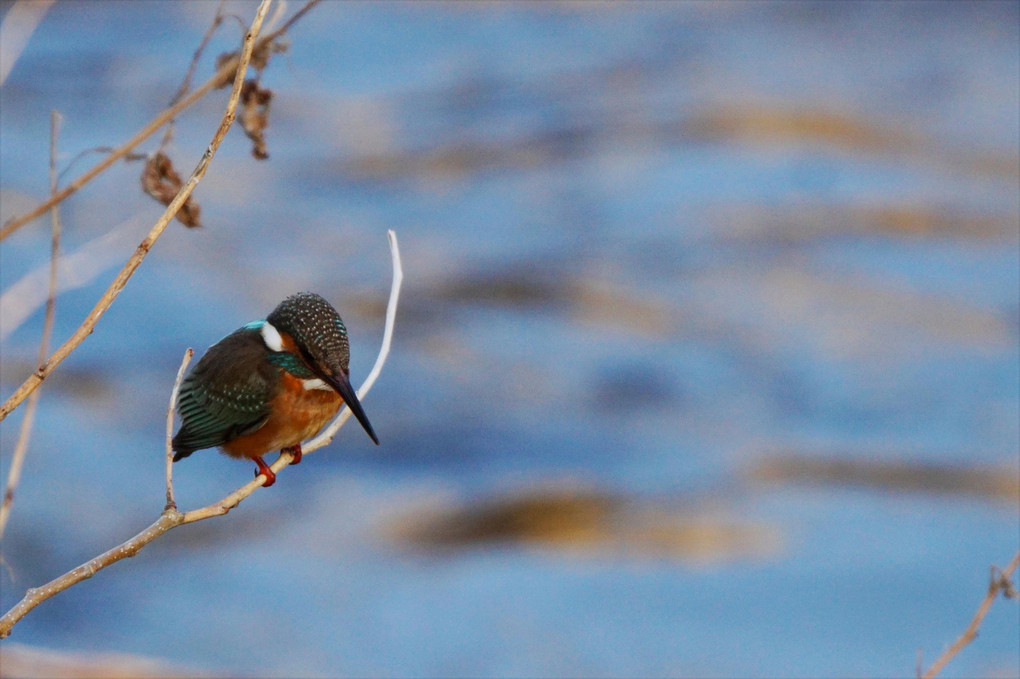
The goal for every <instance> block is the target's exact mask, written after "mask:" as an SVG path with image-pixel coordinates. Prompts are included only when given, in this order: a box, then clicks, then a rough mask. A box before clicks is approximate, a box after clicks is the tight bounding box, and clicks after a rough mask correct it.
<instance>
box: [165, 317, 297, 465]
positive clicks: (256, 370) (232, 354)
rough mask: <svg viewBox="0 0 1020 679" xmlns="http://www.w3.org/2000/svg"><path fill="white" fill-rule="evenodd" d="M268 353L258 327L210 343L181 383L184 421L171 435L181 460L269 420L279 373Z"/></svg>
mask: <svg viewBox="0 0 1020 679" xmlns="http://www.w3.org/2000/svg"><path fill="white" fill-rule="evenodd" d="M266 354H267V349H266V347H265V344H264V343H263V342H262V338H261V337H260V336H259V334H258V331H257V330H256V331H253V330H250V329H245V328H242V329H241V330H238V331H236V332H234V333H232V334H230V335H227V336H226V337H224V338H223V339H222V340H220V341H219V342H218V343H216V344H215V345H213V346H212V347H210V348H209V351H207V352H206V354H205V356H203V357H202V360H200V361H199V362H198V365H196V366H195V369H194V370H193V371H192V372H191V374H189V375H188V377H187V378H186V379H185V380H184V382H183V383H182V384H181V390H180V396H179V398H178V401H177V411H178V412H179V413H180V415H181V419H182V421H183V424H182V425H181V428H180V430H179V431H178V432H177V435H176V436H174V439H173V448H174V450H175V451H177V453H178V455H177V459H179V458H181V457H187V456H188V455H190V454H191V452H192V451H195V450H199V449H201V448H212V447H215V446H221V445H223V444H224V443H227V442H229V441H232V440H233V439H236V438H238V437H239V436H244V435H245V434H250V433H252V432H254V431H256V430H258V429H259V427H261V426H262V425H264V424H265V423H266V420H267V419H268V418H269V402H270V401H271V400H272V398H273V396H274V394H275V390H276V388H277V381H278V380H277V377H278V374H279V369H278V368H276V367H275V366H274V365H272V364H271V363H269V362H268V361H266Z"/></svg>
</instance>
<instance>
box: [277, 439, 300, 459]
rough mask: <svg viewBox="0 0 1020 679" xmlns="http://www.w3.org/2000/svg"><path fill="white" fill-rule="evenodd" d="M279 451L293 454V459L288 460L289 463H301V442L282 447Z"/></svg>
mask: <svg viewBox="0 0 1020 679" xmlns="http://www.w3.org/2000/svg"><path fill="white" fill-rule="evenodd" d="M280 452H281V453H290V454H291V455H293V456H294V459H293V460H291V461H290V463H291V464H301V444H300V443H298V444H296V445H293V446H290V447H289V448H284V449H283V450H281V451H280Z"/></svg>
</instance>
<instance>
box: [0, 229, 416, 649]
mask: <svg viewBox="0 0 1020 679" xmlns="http://www.w3.org/2000/svg"><path fill="white" fill-rule="evenodd" d="M387 237H388V238H389V243H390V252H391V254H392V259H393V283H392V285H391V287H390V299H389V302H388V303H387V307H386V327H385V329H384V330H383V341H382V345H381V346H380V348H379V355H378V357H376V359H375V367H373V369H372V371H371V372H370V373H369V374H368V377H367V378H366V379H365V382H364V383H363V384H362V385H361V388H360V389H359V390H358V397H359V399H360V398H362V397H364V395H365V394H367V393H368V392H369V390H370V389H371V388H372V385H373V384H374V383H375V380H376V378H378V376H379V373H380V371H381V370H382V366H383V364H384V363H385V362H386V357H387V356H388V354H389V350H390V345H391V344H392V340H393V327H394V323H395V319H396V316H397V301H398V299H399V298H400V285H401V282H402V280H403V274H402V267H401V265H400V250H399V249H398V247H397V236H396V234H395V233H393V231H389V232H387ZM182 372H183V366H182V367H181V370H180V371H178V376H180V374H181V373H182ZM176 395H177V389H174V391H173V392H172V394H171V398H170V409H171V411H172V410H173V407H174V404H175V400H176ZM346 420H347V417H344V416H343V415H341V416H338V417H337V418H336V420H334V421H333V424H332V425H331V427H330V428H331V429H332V428H334V427H335V428H339V427H340V426H341V425H342V424H343V422H345V421H346ZM338 422H339V424H338ZM334 433H335V431H334ZM315 440H316V441H318V440H319V439H318V438H317V439H315ZM323 445H325V443H320V444H319V445H318V446H316V447H322V446H323ZM307 450H312V448H311V446H309V448H308V449H307ZM292 459H293V457H292V456H291V454H290V453H282V454H281V455H280V457H279V458H277V460H276V461H275V462H273V464H272V465H271V467H272V469H273V471H275V472H279V471H280V470H281V469H283V468H284V467H286V466H287V465H289V464H290V463H291V461H292ZM264 480H265V477H264V476H262V475H259V476H257V477H256V478H255V479H254V480H252V481H249V482H248V483H246V484H245V485H243V486H241V487H240V488H238V489H237V490H235V491H234V492H233V493H231V494H230V495H228V496H226V497H225V498H223V499H222V500H220V501H219V502H216V503H213V504H211V505H208V506H206V507H202V508H201V509H194V510H191V511H189V512H185V513H183V514H182V513H181V512H179V511H178V510H177V508H176V507H172V506H168V507H167V508H166V509H164V510H163V513H162V514H161V515H160V517H159V519H157V520H156V522H155V523H153V524H152V525H151V526H149V527H148V528H146V529H145V530H143V531H142V532H141V533H139V534H138V535H136V536H134V537H133V538H131V539H130V540H127V541H126V542H123V543H121V544H120V545H118V546H116V547H114V548H113V549H111V550H108V551H106V552H103V553H102V554H100V555H99V556H97V557H95V558H94V559H91V560H89V561H87V562H85V563H83V564H82V565H80V566H78V567H77V568H74V569H72V570H70V571H68V572H67V573H64V574H63V575H61V576H60V577H58V578H56V579H54V580H51V581H50V582H48V583H46V584H45V585H43V586H42V587H34V588H32V589H29V590H28V591H27V592H25V596H24V598H22V600H21V601H19V602H18V603H17V604H16V605H15V606H14V607H13V608H11V609H10V610H9V611H7V613H5V614H4V616H3V617H2V618H0V639H2V638H4V637H7V636H9V635H10V633H11V629H12V628H13V627H14V625H16V624H17V623H18V621H19V620H21V619H22V618H23V617H25V616H26V615H27V614H28V613H29V612H30V611H31V610H32V609H33V608H35V607H36V606H38V605H39V604H41V603H42V602H43V601H45V600H46V599H49V598H50V597H52V596H54V595H56V594H59V593H60V592H63V591H64V590H65V589H67V588H68V587H71V586H72V585H75V584H77V583H79V582H81V581H82V580H85V579H86V578H91V577H92V576H93V575H95V574H96V573H97V572H99V571H100V570H102V569H104V568H106V567H107V566H109V565H110V564H113V563H116V562H118V561H120V560H121V559H123V558H125V557H129V556H134V555H135V554H137V553H138V551H139V550H140V549H142V547H144V546H145V545H147V544H149V543H150V542H152V541H153V540H155V539H156V538H158V537H159V536H161V535H163V534H164V533H166V532H167V531H169V530H171V529H173V528H176V527H177V526H182V525H184V524H187V523H195V522H196V521H202V520H204V519H208V518H211V517H214V516H221V515H223V514H226V513H227V512H229V511H230V510H231V509H233V508H234V507H236V506H237V505H238V504H240V503H241V501H242V500H244V499H245V498H246V497H248V496H249V495H251V494H252V493H254V492H255V490H256V489H257V488H259V487H261V486H262V482H263V481H264ZM168 485H169V480H168Z"/></svg>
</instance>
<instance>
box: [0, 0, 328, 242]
mask: <svg viewBox="0 0 1020 679" xmlns="http://www.w3.org/2000/svg"><path fill="white" fill-rule="evenodd" d="M321 1H322V0H309V2H308V3H306V4H305V6H304V7H302V8H301V9H299V10H298V11H297V12H296V13H295V14H294V16H292V17H291V18H290V19H288V20H287V21H286V22H284V24H283V25H282V26H281V27H280V28H278V29H276V30H275V31H273V32H272V33H269V34H268V35H266V36H264V37H263V38H262V39H260V40H259V41H258V42H257V43H256V45H255V49H261V48H262V47H264V46H265V45H267V44H268V43H270V42H272V41H273V40H275V39H276V38H278V37H280V36H281V35H283V34H284V33H286V32H287V29H289V28H290V27H291V26H293V25H294V22H296V21H297V20H298V19H300V18H301V17H302V16H304V15H305V14H306V13H307V12H308V10H310V9H311V8H312V7H314V6H315V5H317V4H319V2H321ZM238 63H239V61H238V59H237V58H234V59H230V60H229V61H227V62H226V63H224V64H223V65H222V66H220V68H219V70H217V71H216V73H215V74H214V75H213V76H212V77H211V78H209V79H208V80H206V81H205V82H204V83H202V84H201V85H199V86H198V88H196V89H195V90H194V91H193V92H192V93H191V94H189V95H188V96H187V97H185V98H184V99H181V100H180V101H179V102H177V104H175V105H174V106H171V107H170V108H168V109H166V110H165V111H163V112H162V113H160V114H159V115H158V116H156V117H155V118H153V120H152V121H151V122H149V124H148V125H146V126H145V127H143V128H142V129H141V130H140V131H139V132H138V133H137V134H135V136H133V137H131V139H129V140H128V141H127V142H125V143H124V144H123V145H122V146H120V147H118V148H117V149H116V150H115V151H114V152H113V153H111V154H110V155H108V156H106V157H105V158H103V160H101V161H100V162H99V163H97V164H96V165H95V166H94V167H93V168H92V169H90V170H88V171H87V172H85V173H84V174H82V175H81V176H80V177H78V178H77V179H75V180H74V181H73V182H71V183H70V184H68V185H67V186H65V187H64V188H63V189H61V190H60V192H58V193H57V195H55V196H51V197H50V199H49V200H47V201H44V202H43V203H41V204H39V205H37V206H36V207H35V208H34V209H33V210H32V211H31V212H28V213H26V214H24V215H22V216H20V217H14V218H12V219H10V220H8V221H7V223H6V224H4V225H3V227H0V241H3V240H4V239H5V238H7V237H8V236H10V235H11V234H12V233H14V232H15V231H17V230H18V229H20V228H21V227H22V226H24V225H25V224H27V223H29V222H30V221H32V220H33V219H35V218H36V217H38V216H39V215H41V214H43V213H44V212H46V211H47V210H49V209H50V208H51V207H53V206H54V205H56V204H57V203H59V202H61V201H62V200H64V199H66V198H67V197H68V196H70V195H72V194H74V193H75V192H77V191H78V190H79V189H80V188H81V187H83V186H84V185H85V184H87V183H89V182H90V181H92V180H93V179H94V178H95V177H96V176H97V175H99V174H100V173H102V172H103V171H105V170H106V169H108V168H109V167H110V166H111V165H113V164H114V163H115V162H117V161H118V160H120V159H121V158H123V157H124V156H126V155H127V154H128V153H130V152H131V151H132V150H133V149H134V148H135V147H136V146H138V145H139V144H141V143H142V142H143V141H145V140H146V139H148V138H149V137H150V136H152V134H153V133H154V132H156V130H158V129H159V128H160V127H162V126H163V125H165V124H166V123H167V122H168V121H170V120H173V119H174V118H176V117H177V115H178V114H180V112H181V111H183V110H185V109H186V108H188V107H190V106H191V105H192V104H194V103H195V102H196V101H198V100H199V99H201V98H202V97H204V96H205V95H206V94H208V93H209V92H210V91H212V90H213V89H215V88H216V86H217V85H219V84H220V83H222V82H223V79H224V78H229V77H230V74H231V73H233V72H234V70H235V69H237V67H238ZM244 70H247V69H244Z"/></svg>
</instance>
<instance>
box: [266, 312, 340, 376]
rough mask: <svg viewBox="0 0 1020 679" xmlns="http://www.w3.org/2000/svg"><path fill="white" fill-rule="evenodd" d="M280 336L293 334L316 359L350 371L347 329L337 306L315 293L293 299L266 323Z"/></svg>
mask: <svg viewBox="0 0 1020 679" xmlns="http://www.w3.org/2000/svg"><path fill="white" fill-rule="evenodd" d="M266 320H267V321H269V322H270V323H271V324H272V325H273V327H275V328H276V329H277V330H279V331H280V332H285V333H287V334H289V335H290V336H291V337H293V338H294V340H295V341H296V342H297V343H298V345H299V346H300V347H301V349H302V352H305V351H307V352H308V353H309V354H311V355H312V356H314V357H317V358H325V357H327V356H329V357H332V358H333V359H334V360H339V363H340V367H341V368H342V369H343V371H344V373H346V372H347V371H348V363H349V361H350V355H351V354H350V345H349V343H348V341H347V327H346V326H344V322H343V321H342V320H341V319H340V314H338V313H337V311H336V309H334V308H333V306H332V305H331V304H330V303H329V302H327V301H326V300H324V299H323V298H322V297H320V296H319V295H316V294H315V293H314V292H299V293H298V294H296V295H291V296H290V297H288V298H287V299H285V300H283V301H282V302H280V304H279V305H278V306H277V307H276V308H275V309H273V313H271V314H269V317H268V318H267V319H266Z"/></svg>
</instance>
